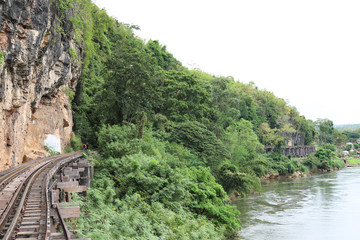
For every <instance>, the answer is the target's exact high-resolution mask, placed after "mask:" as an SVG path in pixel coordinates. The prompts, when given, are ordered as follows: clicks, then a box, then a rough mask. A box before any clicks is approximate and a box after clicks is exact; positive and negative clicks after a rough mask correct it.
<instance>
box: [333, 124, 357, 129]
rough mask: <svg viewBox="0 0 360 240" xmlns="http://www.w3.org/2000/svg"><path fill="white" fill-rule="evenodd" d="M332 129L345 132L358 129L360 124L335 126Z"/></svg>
mask: <svg viewBox="0 0 360 240" xmlns="http://www.w3.org/2000/svg"><path fill="white" fill-rule="evenodd" d="M334 127H335V128H336V129H338V130H346V129H349V130H354V129H357V128H360V124H343V125H335V126H334Z"/></svg>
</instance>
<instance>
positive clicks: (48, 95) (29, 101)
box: [0, 0, 81, 170]
mask: <svg viewBox="0 0 360 240" xmlns="http://www.w3.org/2000/svg"><path fill="white" fill-rule="evenodd" d="M50 2H52V3H51V4H50ZM56 4H57V1H56V0H28V1H24V0H0V65H1V66H0V111H1V116H0V170H4V169H7V168H10V167H13V166H15V165H17V164H20V163H22V162H24V161H29V160H31V159H34V158H38V157H42V156H45V155H46V154H47V153H46V152H45V149H44V143H45V142H44V141H45V140H46V139H48V138H49V136H51V137H52V138H54V139H56V140H57V141H58V143H59V144H60V147H61V150H62V151H63V150H64V148H65V147H66V145H67V144H68V142H69V139H70V134H71V132H72V125H73V123H72V112H71V107H70V106H69V97H68V96H67V95H66V94H65V92H67V93H69V92H71V90H74V89H75V86H76V83H77V79H78V78H79V75H80V73H81V66H80V64H79V63H78V62H76V61H75V60H72V57H71V55H70V54H69V52H71V51H70V50H72V54H74V51H75V52H76V53H77V54H80V52H81V49H80V48H79V47H78V46H76V44H74V40H73V39H74V38H73V37H72V36H73V34H72V32H73V31H72V24H71V22H70V21H67V20H66V19H69V17H68V16H66V15H65V14H60V13H58V11H57V6H56ZM59 15H62V16H59ZM59 19H61V20H62V21H59ZM59 22H61V23H62V24H60V23H59ZM4 53H6V56H5V58H4V61H1V54H4Z"/></svg>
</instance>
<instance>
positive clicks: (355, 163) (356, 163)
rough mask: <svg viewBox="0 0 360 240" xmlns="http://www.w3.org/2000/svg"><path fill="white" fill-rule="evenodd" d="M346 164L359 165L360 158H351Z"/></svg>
mask: <svg viewBox="0 0 360 240" xmlns="http://www.w3.org/2000/svg"><path fill="white" fill-rule="evenodd" d="M348 163H349V164H351V165H360V158H351V159H349V160H348Z"/></svg>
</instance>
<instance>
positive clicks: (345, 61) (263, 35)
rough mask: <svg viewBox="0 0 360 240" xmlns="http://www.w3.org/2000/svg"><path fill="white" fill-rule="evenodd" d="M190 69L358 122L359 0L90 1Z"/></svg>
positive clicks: (312, 112)
mask: <svg viewBox="0 0 360 240" xmlns="http://www.w3.org/2000/svg"><path fill="white" fill-rule="evenodd" d="M95 3H96V4H97V5H98V6H99V7H100V8H105V9H106V10H107V12H108V13H109V14H110V15H111V16H113V17H115V18H116V19H118V20H119V21H120V22H125V23H131V24H135V25H138V26H139V27H140V28H141V31H136V32H135V33H136V34H137V35H138V36H139V37H140V38H142V39H144V40H148V39H153V40H159V41H160V43H161V44H162V45H166V46H167V49H168V51H169V52H171V53H172V54H173V55H174V56H175V57H176V58H177V59H178V60H180V61H181V62H182V63H183V64H184V65H185V66H187V67H189V68H200V69H201V70H202V71H204V72H207V73H210V74H214V75H217V76H220V75H221V76H233V77H234V78H235V79H236V80H239V81H241V82H246V83H248V82H250V81H253V82H255V84H256V85H257V86H258V87H259V88H260V89H266V90H268V91H271V92H273V93H274V94H275V95H276V96H278V97H281V98H283V99H285V100H287V101H288V103H289V104H290V105H291V106H295V107H296V108H297V109H298V110H299V112H300V114H302V115H305V117H306V118H308V119H313V120H316V119H317V118H329V119H331V120H333V121H334V123H335V124H352V123H360V106H359V102H360V96H359V94H358V93H359V91H360V81H359V80H360V1H355V0H354V1H350V0H341V1H340V0H337V1H332V0H296V1H293V0H221V1H220V0H219V1H212V0H181V1H178V0H152V1H149V0H128V1H122V0H95Z"/></svg>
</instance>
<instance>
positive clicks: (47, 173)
mask: <svg viewBox="0 0 360 240" xmlns="http://www.w3.org/2000/svg"><path fill="white" fill-rule="evenodd" d="M79 158H81V154H80V153H71V154H65V155H58V156H53V157H47V158H42V159H38V160H34V161H31V162H29V163H26V164H23V165H21V166H18V167H16V168H14V169H12V170H7V171H6V172H3V173H0V239H17V240H25V239H27V240H40V239H71V236H70V234H69V232H68V231H67V229H66V226H64V225H63V224H64V222H63V219H62V218H61V216H60V215H59V218H60V221H62V222H61V225H62V226H63V229H62V231H61V232H58V233H52V232H51V221H50V215H51V213H50V209H51V207H53V206H51V204H52V201H53V200H51V199H50V195H49V185H50V184H51V182H52V181H53V179H52V176H53V174H54V173H55V172H56V171H57V170H58V169H59V168H60V167H61V166H63V165H64V164H66V163H69V162H71V161H75V160H76V159H79ZM55 207H56V206H55Z"/></svg>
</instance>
